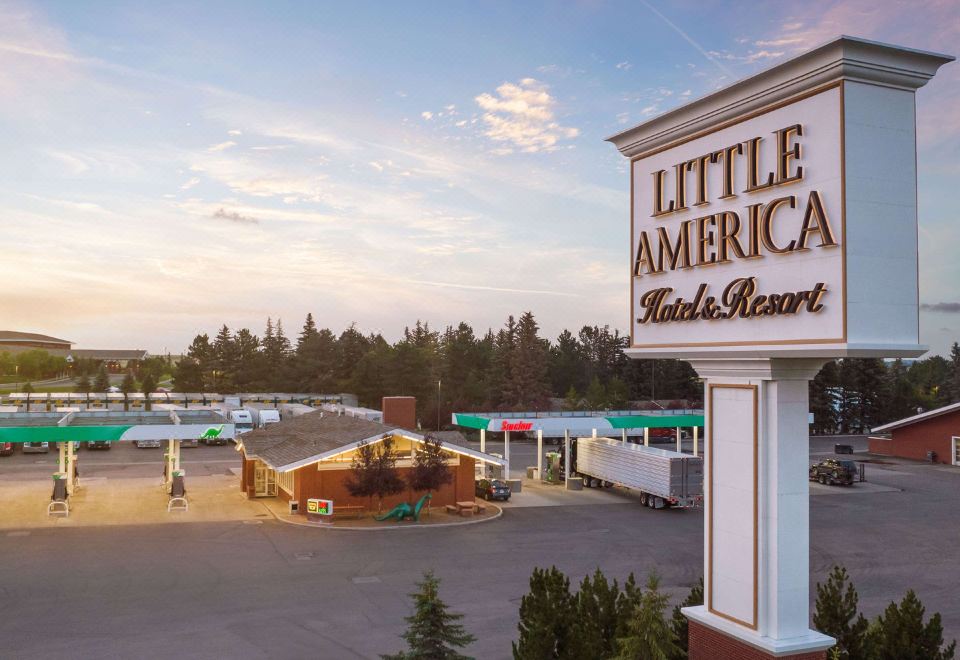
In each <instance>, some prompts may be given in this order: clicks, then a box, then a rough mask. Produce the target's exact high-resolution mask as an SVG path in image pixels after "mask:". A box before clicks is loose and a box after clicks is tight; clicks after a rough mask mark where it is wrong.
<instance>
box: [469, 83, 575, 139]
mask: <svg viewBox="0 0 960 660" xmlns="http://www.w3.org/2000/svg"><path fill="white" fill-rule="evenodd" d="M474 100H475V101H476V102H477V105H479V106H480V108H481V109H482V110H484V113H483V122H484V123H485V124H486V127H487V128H486V130H485V131H484V135H486V136H487V137H488V138H490V139H491V140H494V141H495V142H506V143H508V144H510V145H513V147H516V148H518V149H520V150H521V151H524V152H537V151H553V150H554V149H556V148H557V147H558V144H557V143H558V142H560V140H563V139H573V138H575V137H577V136H578V135H579V134H580V131H579V129H576V128H572V127H565V126H561V125H560V124H558V123H557V122H556V121H555V120H554V112H553V108H554V106H555V105H556V99H554V98H553V97H552V96H551V95H550V92H549V87H548V86H547V85H545V84H543V83H541V82H538V81H537V80H534V79H533V78H524V79H522V80H520V81H519V83H516V84H514V83H503V84H502V85H500V86H499V87H497V90H496V96H494V95H493V94H488V93H486V92H485V93H483V94H480V95H479V96H477V97H475V99H474ZM497 151H498V152H499V153H501V154H502V153H509V152H510V151H512V149H511V148H510V147H499V148H498V149H497Z"/></svg>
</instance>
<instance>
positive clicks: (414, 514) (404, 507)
mask: <svg viewBox="0 0 960 660" xmlns="http://www.w3.org/2000/svg"><path fill="white" fill-rule="evenodd" d="M432 499H433V495H431V494H430V493H427V494H426V495H424V496H423V497H421V498H420V499H419V500H418V501H417V504H416V506H413V507H411V506H410V505H409V504H408V503H406V502H401V503H400V504H398V505H397V506H395V507H393V508H392V509H390V510H389V511H387V512H386V513H385V514H383V515H382V516H376V517H375V518H374V519H375V520H377V521H378V522H383V521H384V520H389V519H390V518H396V519H397V522H400V521H402V520H405V519H407V518H410V519H412V520H413V521H414V522H417V521H419V520H420V510H421V509H423V505H424V504H426V503H427V502H428V501H429V500H432Z"/></svg>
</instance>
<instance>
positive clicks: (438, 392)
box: [437, 380, 443, 431]
mask: <svg viewBox="0 0 960 660" xmlns="http://www.w3.org/2000/svg"><path fill="white" fill-rule="evenodd" d="M441 383H443V381H442V380H437V431H439V430H440V385H441Z"/></svg>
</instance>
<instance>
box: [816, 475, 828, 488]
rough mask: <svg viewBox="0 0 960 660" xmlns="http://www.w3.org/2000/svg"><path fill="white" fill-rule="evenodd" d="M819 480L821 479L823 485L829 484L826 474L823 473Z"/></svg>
mask: <svg viewBox="0 0 960 660" xmlns="http://www.w3.org/2000/svg"><path fill="white" fill-rule="evenodd" d="M817 481H819V482H820V483H821V484H822V485H824V486H826V485H827V477H826V475H823V474H821V475H820V478H818V479H817Z"/></svg>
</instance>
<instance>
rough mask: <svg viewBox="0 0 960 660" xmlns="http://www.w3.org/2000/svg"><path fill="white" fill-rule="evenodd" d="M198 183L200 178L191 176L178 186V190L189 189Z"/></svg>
mask: <svg viewBox="0 0 960 660" xmlns="http://www.w3.org/2000/svg"><path fill="white" fill-rule="evenodd" d="M198 183H200V179H199V178H198V177H193V178H191V179H190V180H189V181H187V182H186V183H185V184H183V185H182V186H180V190H190V189H191V188H193V187H194V186H195V185H197V184H198Z"/></svg>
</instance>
